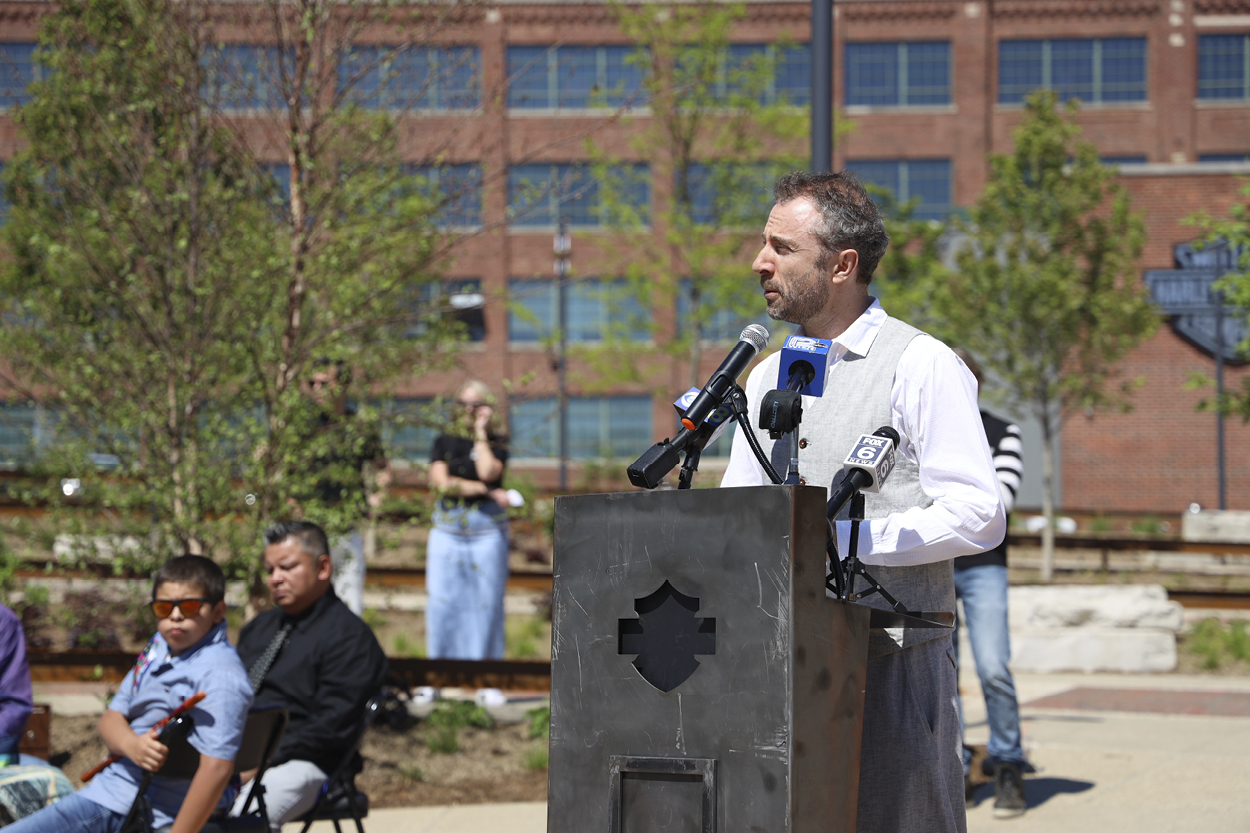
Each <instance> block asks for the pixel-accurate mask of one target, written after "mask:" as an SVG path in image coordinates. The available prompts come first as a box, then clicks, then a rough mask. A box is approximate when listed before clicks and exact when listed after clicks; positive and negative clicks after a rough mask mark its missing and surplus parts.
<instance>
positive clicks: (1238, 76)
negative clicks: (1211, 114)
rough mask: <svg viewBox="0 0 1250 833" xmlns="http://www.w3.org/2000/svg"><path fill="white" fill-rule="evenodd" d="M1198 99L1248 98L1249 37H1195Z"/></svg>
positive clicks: (1249, 89) (1249, 86) (1249, 92)
mask: <svg viewBox="0 0 1250 833" xmlns="http://www.w3.org/2000/svg"><path fill="white" fill-rule="evenodd" d="M1198 98H1199V99H1203V100H1207V101H1218V100H1221V99H1246V98H1250V35H1199V36H1198Z"/></svg>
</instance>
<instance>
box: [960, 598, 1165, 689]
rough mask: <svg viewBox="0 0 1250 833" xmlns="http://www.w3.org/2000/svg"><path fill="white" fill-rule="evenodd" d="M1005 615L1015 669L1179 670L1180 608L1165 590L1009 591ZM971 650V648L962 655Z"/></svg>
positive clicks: (962, 647)
mask: <svg viewBox="0 0 1250 833" xmlns="http://www.w3.org/2000/svg"><path fill="white" fill-rule="evenodd" d="M1007 609H1008V618H1009V623H1008V624H1009V627H1010V629H1011V667H1012V668H1014V669H1015V670H1017V671H1028V672H1034V673H1048V672H1059V671H1080V672H1085V673H1092V672H1095V671H1116V672H1122V673H1133V672H1137V673H1143V672H1145V673H1150V672H1163V671H1171V670H1173V669H1174V668H1176V634H1177V632H1178V631H1180V629H1181V626H1182V624H1183V616H1182V610H1181V606H1180V605H1179V604H1178V603H1176V602H1170V601H1168V598H1167V591H1165V590H1164V589H1163V588H1162V587H1161V586H1159V585H1127V586H1114V587H1112V586H1105V585H1094V586H1090V585H1048V586H1045V587H1037V586H1027V587H1011V588H1009V589H1008V595H1007ZM966 648H967V644H966V642H965V644H964V645H962V646H961V650H965V649H966ZM963 655H964V656H970V654H968V653H965V654H963Z"/></svg>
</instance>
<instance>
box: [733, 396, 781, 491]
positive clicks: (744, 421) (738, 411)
mask: <svg viewBox="0 0 1250 833" xmlns="http://www.w3.org/2000/svg"><path fill="white" fill-rule="evenodd" d="M728 399H729V408H730V410H731V411H733V415H734V420H736V421H737V423H738V430H739V431H741V432H742V436H744V437H746V438H747V445H749V446H751V452H752V453H753V454H754V455H755V459H756V460H758V461H759V464H760V467H761V468H763V469H764V474H766V475H768V479H769V480H771V481H773V484H774V485H781V475H779V474H777V470H776V469H775V468H773V464H772V462H771V461H770V460H769V459H768V455H766V454H765V453H764V449H763V447H762V446H760V441H759V440H758V439H756V438H755V429H753V428H752V427H751V420H750V419H749V418H748V416H747V413H748V411H747V395H746V391H744V390H743V389H742V387H741V386H740V385H734V386H733V387H732V388H730V389H729V394H728Z"/></svg>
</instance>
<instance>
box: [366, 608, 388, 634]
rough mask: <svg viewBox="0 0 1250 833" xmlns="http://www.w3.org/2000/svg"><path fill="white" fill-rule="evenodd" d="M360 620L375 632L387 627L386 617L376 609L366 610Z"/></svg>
mask: <svg viewBox="0 0 1250 833" xmlns="http://www.w3.org/2000/svg"><path fill="white" fill-rule="evenodd" d="M360 619H361V621H362V622H364V623H365V624H366V625H368V626H369V627H370V629H372V630H375V631H376V630H379V629H381V628H384V627H386V615H385V614H384V613H382V611H380V610H378V609H377V608H376V607H367V608H365V610H364V613H361V614H360Z"/></svg>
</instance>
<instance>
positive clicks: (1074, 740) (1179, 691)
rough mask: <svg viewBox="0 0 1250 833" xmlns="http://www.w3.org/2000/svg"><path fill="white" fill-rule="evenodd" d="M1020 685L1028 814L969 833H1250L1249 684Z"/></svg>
mask: <svg viewBox="0 0 1250 833" xmlns="http://www.w3.org/2000/svg"><path fill="white" fill-rule="evenodd" d="M969 666H970V664H969ZM1016 683H1017V687H1018V690H1019V695H1020V701H1021V703H1022V707H1021V712H1022V721H1023V726H1024V743H1025V747H1026V749H1027V751H1028V753H1029V756H1030V758H1031V759H1032V761H1033V762H1034V764H1035V765H1036V766H1037V767H1038V769H1039V770H1040V771H1039V772H1038V774H1037V775H1035V776H1032V777H1030V778H1029V779H1028V780H1027V781H1026V782H1025V794H1026V798H1027V799H1028V803H1029V812H1028V813H1027V814H1026V815H1024V816H1023V817H1021V818H1018V819H1011V820H997V819H994V818H993V815H992V805H993V788H992V786H990V785H985V786H983V787H982V788H981V789H980V791H979V793H978V798H979V799H980V802H979V804H978V805H977V806H976V807H974V808H972V809H970V810H969V811H968V830H969V831H970V833H989V831H1002V830H1011V831H1016V833H1029V832H1030V831H1049V832H1051V833H1117V831H1132V832H1133V833H1172V831H1191V830H1202V831H1219V832H1220V833H1222V832H1223V831H1250V677H1215V676H1205V675H1181V674H1149V675H1147V674H1142V675H1128V674H1088V675H1086V674H1018V675H1017V676H1016ZM961 685H962V687H963V690H964V692H965V696H964V703H965V706H964V707H965V714H966V716H967V720H968V724H969V726H968V741H969V742H970V743H985V742H986V740H987V739H988V729H987V727H986V725H985V705H984V702H983V701H982V699H981V697H980V689H979V686H978V684H977V681H976V678H975V675H973V674H972V672H971V669H970V667H966V668H965V671H964V676H963V678H962V679H961ZM44 693H45V694H46V695H52V692H51V691H45V692H44ZM66 694H68V692H67V693H66ZM61 696H66V695H65V694H63V695H61ZM69 696H73V697H75V698H81V702H78V701H77V700H75V701H67V702H65V703H63V704H61V705H62V706H69V705H71V702H72V703H74V704H76V705H78V706H79V707H80V708H82V709H83V710H84V711H87V710H98V709H99V708H100V705H101V701H102V698H101V697H100V695H99V694H96V693H94V692H93V693H92V694H85V693H79V692H75V693H74V694H73V695H69ZM39 699H53V700H55V699H57V696H56V695H52V696H46V697H41V698H39ZM92 706H94V709H92V708H91V707H92ZM54 707H56V708H57V710H58V711H60V712H61V713H65V712H64V711H63V710H62V708H61V707H57V706H56V705H55V704H54ZM66 710H68V709H66ZM332 829H333V828H332V826H331V825H328V824H327V825H324V826H314V827H313V830H318V831H325V832H326V833H328V831H330V830H332ZM345 829H350V827H349V828H345ZM287 830H288V831H290V833H298V828H297V827H291V826H288V828H287ZM366 830H367V831H368V833H462V832H463V833H467V831H473V833H543V831H545V830H546V805H545V804H543V803H541V802H537V803H526V804H485V805H461V806H454V807H417V808H400V809H383V810H374V811H373V813H371V814H370V816H369V819H368V821H367V822H366Z"/></svg>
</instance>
